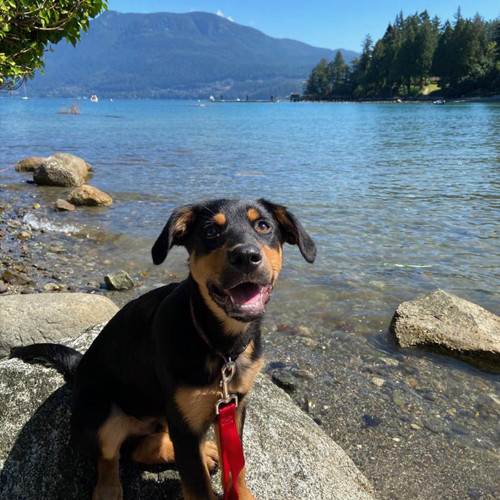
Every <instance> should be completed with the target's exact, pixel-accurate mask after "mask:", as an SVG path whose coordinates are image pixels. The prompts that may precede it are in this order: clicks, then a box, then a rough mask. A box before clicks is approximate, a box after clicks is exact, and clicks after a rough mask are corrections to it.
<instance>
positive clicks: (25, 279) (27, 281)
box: [0, 269, 34, 312]
mask: <svg viewBox="0 0 500 500" xmlns="http://www.w3.org/2000/svg"><path fill="white" fill-rule="evenodd" d="M2 280H3V281H5V283H8V284H9V285H20V286H24V285H31V284H33V283H34V281H33V279H31V278H30V277H29V276H28V275H27V274H25V273H21V272H18V271H13V270H11V269H6V270H5V271H4V272H3V273H2ZM0 312H1V310H0Z"/></svg>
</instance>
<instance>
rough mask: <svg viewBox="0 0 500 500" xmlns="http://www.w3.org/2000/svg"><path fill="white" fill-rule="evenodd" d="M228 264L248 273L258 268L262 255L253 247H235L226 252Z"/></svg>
mask: <svg viewBox="0 0 500 500" xmlns="http://www.w3.org/2000/svg"><path fill="white" fill-rule="evenodd" d="M227 258H228V260H229V263H230V264H232V265H233V266H235V267H237V268H238V269H241V270H242V271H246V272H250V271H252V270H253V269H256V268H257V267H258V266H260V264H261V262H262V254H261V253H260V250H259V249H258V248H257V247H256V246H255V245H250V244H248V245H237V246H236V247H234V248H232V249H231V250H228V251H227Z"/></svg>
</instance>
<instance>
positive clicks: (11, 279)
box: [2, 269, 33, 286]
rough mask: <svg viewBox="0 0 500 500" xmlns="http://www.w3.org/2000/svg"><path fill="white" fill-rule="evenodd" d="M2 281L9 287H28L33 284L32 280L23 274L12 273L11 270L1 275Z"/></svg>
mask: <svg viewBox="0 0 500 500" xmlns="http://www.w3.org/2000/svg"><path fill="white" fill-rule="evenodd" d="M2 279H3V280H4V281H5V282H6V283H9V284H10V285H21V286H23V285H29V284H32V283H33V280H32V279H31V278H30V277H29V276H27V275H26V274H23V273H18V272H16V271H12V270H11V269H6V270H5V271H4V272H3V273H2Z"/></svg>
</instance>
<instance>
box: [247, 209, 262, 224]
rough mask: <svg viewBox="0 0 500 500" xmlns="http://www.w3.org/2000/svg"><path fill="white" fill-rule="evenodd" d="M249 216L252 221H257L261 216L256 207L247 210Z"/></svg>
mask: <svg viewBox="0 0 500 500" xmlns="http://www.w3.org/2000/svg"><path fill="white" fill-rule="evenodd" d="M247 217H248V220H249V221H250V222H255V221H256V220H257V219H258V218H259V217H260V213H259V211H258V210H256V209H255V208H249V209H248V211H247Z"/></svg>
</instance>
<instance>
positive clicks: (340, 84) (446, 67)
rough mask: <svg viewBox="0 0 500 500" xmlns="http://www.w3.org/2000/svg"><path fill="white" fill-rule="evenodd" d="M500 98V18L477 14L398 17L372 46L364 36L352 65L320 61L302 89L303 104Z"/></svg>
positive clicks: (369, 38) (400, 15)
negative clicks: (309, 101)
mask: <svg viewBox="0 0 500 500" xmlns="http://www.w3.org/2000/svg"><path fill="white" fill-rule="evenodd" d="M426 91H427V92H432V91H433V92H434V95H439V96H444V97H462V96H464V97H467V96H471V97H472V96H493V95H500V18H497V19H495V20H493V21H485V20H484V19H483V18H481V16H480V15H479V14H477V15H476V16H474V18H472V19H466V18H464V17H462V15H461V12H460V8H459V9H458V11H457V13H456V15H455V19H454V21H453V22H450V21H445V22H444V23H443V22H441V21H440V20H439V19H438V18H436V17H435V18H432V19H431V17H430V16H429V14H428V12H427V11H424V12H422V13H420V14H418V13H417V14H414V15H411V16H408V17H406V18H403V14H402V13H400V14H398V15H397V16H396V20H395V21H394V23H393V24H389V26H388V27H387V30H386V32H385V34H384V36H383V37H382V38H381V39H380V40H378V41H377V42H376V43H375V44H374V43H373V41H372V39H371V37H370V36H369V35H368V36H367V37H366V38H365V41H364V44H363V50H362V53H361V56H360V57H359V58H356V59H354V61H352V65H349V64H348V61H345V60H344V59H343V57H342V54H341V53H337V55H336V57H335V59H331V60H330V61H328V59H326V58H323V59H321V60H320V61H319V63H318V64H317V65H316V66H315V67H314V68H313V70H312V72H311V74H310V75H309V78H308V80H307V83H306V85H305V87H304V94H305V96H306V98H308V99H313V100H329V99H352V98H355V99H357V98H361V99H373V98H375V99H377V98H391V97H397V96H400V97H404V96H406V97H415V96H419V95H422V94H424V95H425V92H426Z"/></svg>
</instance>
